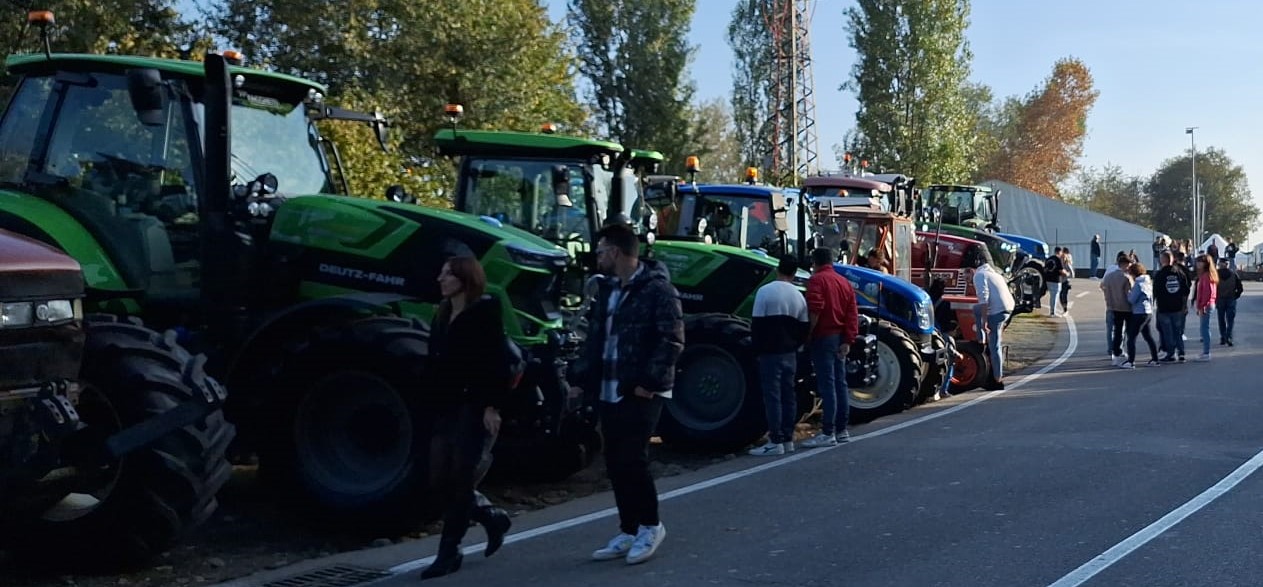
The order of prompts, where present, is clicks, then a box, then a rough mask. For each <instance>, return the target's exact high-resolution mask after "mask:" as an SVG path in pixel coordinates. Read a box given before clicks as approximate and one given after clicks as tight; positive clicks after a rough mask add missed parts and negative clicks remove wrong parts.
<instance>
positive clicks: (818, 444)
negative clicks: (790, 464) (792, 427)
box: [803, 432, 838, 448]
mask: <svg viewBox="0 0 1263 587" xmlns="http://www.w3.org/2000/svg"><path fill="white" fill-rule="evenodd" d="M837 445H838V439H837V438H835V437H834V436H833V435H832V434H825V433H823V432H821V433H820V434H817V435H815V436H813V437H811V438H808V439H807V440H804V441H803V448H823V447H826V446H837Z"/></svg>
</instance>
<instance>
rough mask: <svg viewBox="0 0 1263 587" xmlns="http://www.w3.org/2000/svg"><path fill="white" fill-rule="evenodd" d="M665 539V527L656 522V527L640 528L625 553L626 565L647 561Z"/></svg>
mask: <svg viewBox="0 0 1263 587" xmlns="http://www.w3.org/2000/svg"><path fill="white" fill-rule="evenodd" d="M666 537H667V527H666V526H663V525H662V522H658V525H657V526H641V527H640V532H637V533H636V539H635V540H634V541H633V542H632V545H631V550H629V551H628V552H627V564H629V565H638V564H640V563H643V562H645V561H647V560H649V557H651V556H653V553H655V552H657V551H658V545H659V544H662V539H663V538H666Z"/></svg>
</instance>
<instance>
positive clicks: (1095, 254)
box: [1091, 234, 1101, 279]
mask: <svg viewBox="0 0 1263 587" xmlns="http://www.w3.org/2000/svg"><path fill="white" fill-rule="evenodd" d="M1091 257H1092V279H1099V278H1100V276H1099V275H1097V274H1096V270H1097V269H1099V268H1100V266H1101V235H1099V234H1094V235H1092V254H1091Z"/></svg>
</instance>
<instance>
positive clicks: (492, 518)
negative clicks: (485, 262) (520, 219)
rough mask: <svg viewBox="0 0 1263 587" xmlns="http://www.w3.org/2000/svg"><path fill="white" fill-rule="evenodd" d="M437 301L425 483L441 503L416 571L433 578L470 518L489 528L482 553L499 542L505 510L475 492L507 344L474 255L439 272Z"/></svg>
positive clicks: (501, 392)
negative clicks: (426, 561)
mask: <svg viewBox="0 0 1263 587" xmlns="http://www.w3.org/2000/svg"><path fill="white" fill-rule="evenodd" d="M438 282H439V291H440V293H441V294H442V295H443V301H442V302H441V303H440V304H439V308H438V311H437V312H436V313H435V315H434V320H433V322H432V323H431V325H430V359H429V372H428V376H427V378H426V385H427V386H428V387H429V389H428V390H427V391H428V392H429V393H427V394H426V395H425V399H424V401H425V402H426V404H427V405H426V407H427V408H429V412H430V414H431V415H432V417H433V420H432V425H433V429H432V436H431V439H430V477H431V485H432V486H433V489H434V490H435V492H436V494H437V496H438V497H439V499H440V500H441V502H442V504H443V534H442V537H441V538H440V540H439V552H438V556H437V557H436V558H435V559H434V562H433V563H432V564H431V565H430V566H429V567H427V568H426V569H425V570H424V571H422V572H421V578H422V579H432V578H435V577H442V576H444V575H447V574H450V573H454V572H456V571H458V570H460V566H461V560H462V559H463V558H464V557H463V554H462V553H461V550H460V541H461V539H462V538H464V537H465V532H466V531H467V530H468V529H469V523H470V521H471V520H472V521H476V522H478V523H479V524H481V525H482V527H483V528H484V529H485V530H486V532H487V548H486V550H485V551H484V554H485V555H486V556H491V555H492V554H495V552H496V551H497V550H499V548H500V546H501V545H502V544H504V535H505V533H506V532H508V530H509V526H510V525H511V522H510V520H509V516H508V514H507V513H506V512H505V511H504V510H502V509H500V508H496V507H492V505H491V502H490V501H488V500H487V498H486V497H484V496H483V495H482V494H481V493H479V492H477V491H476V490H475V488H476V487H477V485H478V483H479V481H481V480H482V477H483V475H485V474H486V472H487V469H488V468H490V466H491V447H492V446H493V445H494V444H495V441H496V436H497V435H498V434H499V433H500V409H499V408H500V406H502V405H503V404H504V402H505V400H506V399H507V396H508V391H509V384H510V381H509V378H510V373H509V371H510V369H509V356H508V350H507V349H508V342H507V340H506V337H505V333H504V322H503V321H502V320H501V314H500V302H499V301H497V300H496V299H495V298H493V297H491V296H488V295H483V292H484V291H485V289H486V285H487V277H486V274H485V273H483V270H482V266H481V265H480V264H479V263H478V261H477V260H476V259H474V258H473V257H453V258H451V259H449V260H448V261H447V263H445V264H444V265H443V269H442V270H441V271H440V272H439V277H438Z"/></svg>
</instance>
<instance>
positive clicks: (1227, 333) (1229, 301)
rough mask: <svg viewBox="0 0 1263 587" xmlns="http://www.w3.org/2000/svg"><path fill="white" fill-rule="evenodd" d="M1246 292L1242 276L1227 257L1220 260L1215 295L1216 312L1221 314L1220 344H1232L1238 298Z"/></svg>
mask: <svg viewBox="0 0 1263 587" xmlns="http://www.w3.org/2000/svg"><path fill="white" fill-rule="evenodd" d="M1244 292H1245V287H1244V286H1243V285H1242V284H1241V276H1239V275H1237V272H1236V271H1235V270H1234V269H1233V268H1232V264H1231V263H1229V262H1228V259H1227V258H1223V259H1220V260H1219V288H1218V291H1216V292H1215V293H1216V295H1215V314H1216V315H1218V316H1219V345H1220V346H1223V345H1228V346H1232V326H1233V324H1234V323H1236V321H1237V299H1238V298H1240V297H1241V294H1242V293H1244Z"/></svg>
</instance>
